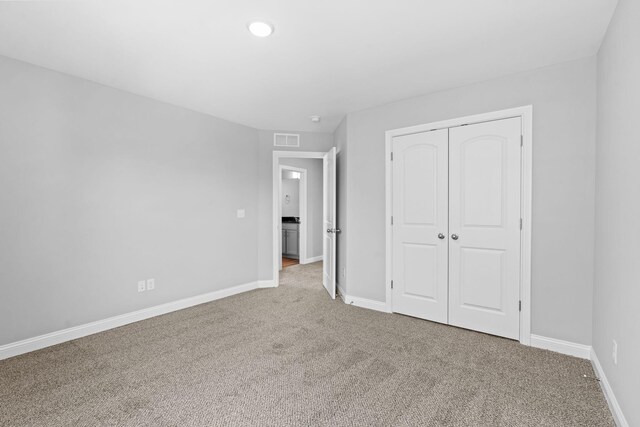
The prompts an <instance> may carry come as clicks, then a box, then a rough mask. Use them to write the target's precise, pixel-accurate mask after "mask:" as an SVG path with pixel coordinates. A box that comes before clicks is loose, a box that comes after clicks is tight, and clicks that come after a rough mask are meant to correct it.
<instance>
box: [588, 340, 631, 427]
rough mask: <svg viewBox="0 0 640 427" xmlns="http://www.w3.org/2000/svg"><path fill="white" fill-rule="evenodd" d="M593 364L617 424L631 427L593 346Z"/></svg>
mask: <svg viewBox="0 0 640 427" xmlns="http://www.w3.org/2000/svg"><path fill="white" fill-rule="evenodd" d="M591 365H592V366H593V370H594V371H595V372H596V375H597V376H598V378H600V387H601V388H602V392H603V393H604V397H605V398H606V399H607V403H608V404H609V409H610V410H611V414H612V415H613V419H614V421H615V422H616V425H617V426H619V427H629V423H628V422H627V419H626V418H625V417H624V414H623V413H622V408H620V405H619V404H618V400H617V399H616V396H615V394H613V389H612V388H611V384H609V380H607V376H606V375H605V374H604V370H603V369H602V365H600V361H599V360H598V356H597V355H596V352H595V350H594V349H593V348H591Z"/></svg>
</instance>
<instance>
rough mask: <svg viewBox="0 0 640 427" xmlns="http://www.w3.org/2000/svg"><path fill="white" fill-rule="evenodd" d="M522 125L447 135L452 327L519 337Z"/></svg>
mask: <svg viewBox="0 0 640 427" xmlns="http://www.w3.org/2000/svg"><path fill="white" fill-rule="evenodd" d="M520 120H521V119H520V118H512V119H505V120H497V121H492V122H486V123H479V124H474V125H468V126H461V127H457V128H451V129H450V130H449V136H450V138H449V238H450V239H449V324H451V325H454V326H460V327H463V328H467V329H473V330H476V331H481V332H486V333H489V334H494V335H499V336H503V337H507V338H513V339H517V338H518V337H519V319H520V316H519V300H520V168H521V166H520V158H521V150H520V135H521V124H520Z"/></svg>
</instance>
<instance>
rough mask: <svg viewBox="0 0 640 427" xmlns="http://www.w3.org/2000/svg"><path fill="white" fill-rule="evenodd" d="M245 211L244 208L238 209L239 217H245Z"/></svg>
mask: <svg viewBox="0 0 640 427" xmlns="http://www.w3.org/2000/svg"><path fill="white" fill-rule="evenodd" d="M244 217H245V212H244V209H238V218H244Z"/></svg>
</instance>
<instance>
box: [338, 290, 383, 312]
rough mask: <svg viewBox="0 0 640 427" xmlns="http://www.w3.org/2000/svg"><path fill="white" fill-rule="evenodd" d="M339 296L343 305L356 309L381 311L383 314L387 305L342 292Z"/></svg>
mask: <svg viewBox="0 0 640 427" xmlns="http://www.w3.org/2000/svg"><path fill="white" fill-rule="evenodd" d="M340 295H341V297H342V300H343V301H344V303H345V304H349V305H355V306H356V307H361V308H368V309H369V310H375V311H382V312H383V313H386V312H387V305H386V304H385V303H383V302H380V301H375V300H371V299H366V298H359V297H354V296H351V295H346V294H343V293H342V292H340Z"/></svg>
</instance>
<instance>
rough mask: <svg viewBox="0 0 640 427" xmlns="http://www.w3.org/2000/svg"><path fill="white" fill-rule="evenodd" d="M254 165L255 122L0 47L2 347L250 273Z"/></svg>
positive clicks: (242, 279)
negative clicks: (114, 85) (105, 82)
mask: <svg viewBox="0 0 640 427" xmlns="http://www.w3.org/2000/svg"><path fill="white" fill-rule="evenodd" d="M257 171H258V132H257V131H256V130H253V129H250V128H247V127H244V126H239V125H236V124H232V123H229V122H226V121H223V120H218V119H215V118H213V117H210V116H207V115H204V114H199V113H195V112H192V111H188V110H185V109H181V108H177V107H173V106H171V105H168V104H163V103H160V102H156V101H153V100H150V99H146V98H142V97H139V96H135V95H131V94H128V93H125V92H121V91H118V90H115V89H111V88H108V87H105V86H101V85H98V84H95V83H90V82H87V81H85V80H81V79H78V78H75V77H70V76H67V75H63V74H58V73H55V72H52V71H49V70H45V69H43V68H39V67H35V66H31V65H28V64H25V63H22V62H18V61H14V60H11V59H8V58H4V57H0V205H1V206H0V295H1V296H0V325H2V327H0V345H2V344H6V343H10V342H14V341H17V340H20V339H24V338H28V337H33V336H36V335H40V334H44V333H47V332H52V331H56V330H60V329H63V328H68V327H71V326H75V325H79V324H83V323H87V322H91V321H94V320H98V319H104V318H107V317H110V316H114V315H118V314H122V313H127V312H131V311H134V310H138V309H142V308H145V307H149V306H153V305H157V304H160V303H164V302H168V301H174V300H178V299H181V298H185V297H189V296H193V295H198V294H203V293H206V292H211V291H215V290H218V289H223V288H227V287H230V286H233V285H239V284H243V283H248V282H252V281H255V280H257V278H258V277H257V276H258V274H257V263H258V252H257V244H258V239H257V236H258V203H257V201H258V172H257ZM237 208H245V209H246V218H244V219H237V218H236V209H237ZM238 254H242V256H241V257H239V256H238ZM146 278H155V280H156V289H155V290H154V291H151V292H143V293H138V292H137V286H136V284H137V281H138V280H141V279H146Z"/></svg>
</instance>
